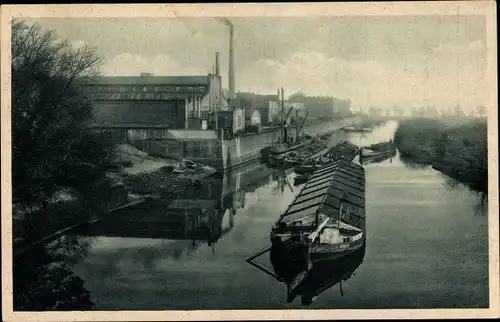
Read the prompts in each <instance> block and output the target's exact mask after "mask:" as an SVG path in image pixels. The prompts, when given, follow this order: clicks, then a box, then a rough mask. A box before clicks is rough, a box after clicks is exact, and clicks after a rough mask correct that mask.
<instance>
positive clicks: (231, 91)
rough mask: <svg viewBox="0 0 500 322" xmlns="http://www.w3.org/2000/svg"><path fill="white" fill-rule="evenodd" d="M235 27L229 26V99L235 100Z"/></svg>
mask: <svg viewBox="0 0 500 322" xmlns="http://www.w3.org/2000/svg"><path fill="white" fill-rule="evenodd" d="M233 38H234V35H233V25H232V24H229V97H231V98H234V51H233Z"/></svg>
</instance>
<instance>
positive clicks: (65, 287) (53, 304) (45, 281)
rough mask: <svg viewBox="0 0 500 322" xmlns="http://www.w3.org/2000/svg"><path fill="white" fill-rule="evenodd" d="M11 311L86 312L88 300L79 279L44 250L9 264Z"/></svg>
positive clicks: (88, 295) (28, 254) (87, 293)
mask: <svg viewBox="0 0 500 322" xmlns="http://www.w3.org/2000/svg"><path fill="white" fill-rule="evenodd" d="M13 272H14V273H13V283H14V296H13V298H14V299H13V300H14V310H16V311H44V310H89V309H91V308H92V307H93V306H94V304H93V303H92V301H91V300H90V292H89V291H87V290H86V289H85V288H84V286H83V284H84V282H83V280H82V279H81V278H80V277H78V276H76V275H74V274H73V272H72V271H71V268H70V267H69V266H68V265H67V264H66V263H64V262H62V261H56V260H55V256H53V255H52V254H50V252H49V251H47V249H46V248H44V247H38V248H36V249H33V250H32V251H30V252H28V253H25V254H23V255H21V256H20V257H18V258H15V259H14V261H13Z"/></svg>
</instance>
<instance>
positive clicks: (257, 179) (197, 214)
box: [73, 163, 285, 257]
mask: <svg viewBox="0 0 500 322" xmlns="http://www.w3.org/2000/svg"><path fill="white" fill-rule="evenodd" d="M283 175H284V174H282V173H280V172H279V171H275V170H271V169H268V168H267V167H266V166H264V165H261V164H259V163H253V164H251V165H248V166H246V167H242V168H240V169H238V170H236V171H235V170H232V171H228V172H226V173H222V174H218V175H215V176H213V177H211V178H207V179H205V180H202V182H201V184H200V185H196V186H189V187H187V188H186V189H185V190H184V191H182V192H179V191H177V192H175V194H170V195H164V196H162V197H161V198H156V199H153V200H149V201H147V202H145V203H142V204H138V205H135V206H132V207H128V208H126V209H122V210H119V211H116V212H115V213H113V214H109V215H107V216H106V217H105V218H103V219H102V220H100V221H98V222H96V223H93V224H88V225H86V226H85V227H81V228H79V229H78V230H75V231H73V233H74V234H78V235H88V236H106V237H133V238H149V239H169V240H190V241H191V243H192V246H196V245H197V241H206V242H207V244H208V246H212V249H213V250H214V251H215V247H214V245H215V244H216V243H217V241H218V240H219V239H220V238H222V237H223V236H224V235H225V234H227V233H228V232H229V231H231V229H233V227H234V223H235V218H234V217H235V214H236V212H237V210H238V209H244V208H245V204H246V196H247V194H251V193H253V192H254V191H255V190H256V188H257V187H259V186H262V185H265V184H268V183H269V180H270V178H271V180H276V181H278V187H277V188H278V189H283V186H284V185H285V183H284V181H283V179H282V177H283ZM173 255H174V257H180V255H181V253H177V254H176V253H173Z"/></svg>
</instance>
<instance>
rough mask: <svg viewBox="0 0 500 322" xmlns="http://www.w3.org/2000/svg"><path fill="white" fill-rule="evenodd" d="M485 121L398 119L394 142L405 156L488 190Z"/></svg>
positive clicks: (475, 187)
mask: <svg viewBox="0 0 500 322" xmlns="http://www.w3.org/2000/svg"><path fill="white" fill-rule="evenodd" d="M487 139H488V135H487V127H486V121H476V120H471V121H470V122H462V123H460V124H456V123H450V122H444V121H441V120H435V119H412V120H404V121H401V122H400V123H399V126H398V129H397V130H396V133H395V135H394V142H395V143H396V146H397V148H398V150H399V152H400V155H401V158H402V159H409V160H411V161H412V162H415V163H420V164H425V165H430V166H432V168H434V169H435V170H438V171H440V172H442V173H443V174H445V175H447V176H449V177H451V178H452V179H455V180H457V181H459V182H461V183H463V184H465V185H466V186H468V187H469V188H470V189H472V190H474V191H477V192H480V193H484V195H485V196H487V194H488V154H487V151H488V149H487Z"/></svg>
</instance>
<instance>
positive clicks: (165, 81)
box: [88, 55, 227, 129]
mask: <svg viewBox="0 0 500 322" xmlns="http://www.w3.org/2000/svg"><path fill="white" fill-rule="evenodd" d="M216 66H217V68H216V73H215V74H208V75H201V76H154V75H152V74H149V73H142V74H141V76H132V77H130V76H116V77H102V78H100V79H99V80H98V82H97V83H96V84H94V85H92V86H89V88H88V90H89V91H91V93H92V98H93V106H94V122H95V124H96V125H99V126H110V127H120V126H122V127H128V128H133V127H138V126H140V127H144V126H158V127H163V128H170V129H202V128H203V127H206V122H207V120H208V118H209V114H210V113H211V112H213V111H215V110H216V109H218V110H225V109H226V110H227V101H226V100H225V99H223V97H222V86H221V76H220V75H219V73H218V71H219V69H218V55H217V56H216Z"/></svg>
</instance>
